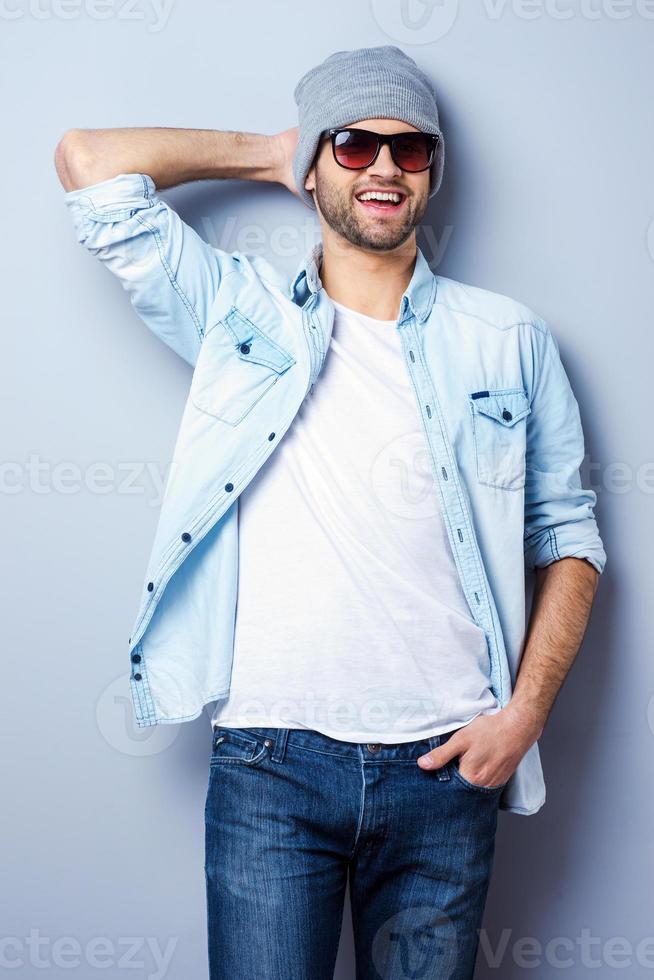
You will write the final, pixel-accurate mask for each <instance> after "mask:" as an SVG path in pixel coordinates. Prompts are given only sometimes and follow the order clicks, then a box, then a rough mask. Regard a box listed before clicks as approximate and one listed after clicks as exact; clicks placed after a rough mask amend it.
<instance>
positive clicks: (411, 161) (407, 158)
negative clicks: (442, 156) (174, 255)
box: [395, 133, 433, 173]
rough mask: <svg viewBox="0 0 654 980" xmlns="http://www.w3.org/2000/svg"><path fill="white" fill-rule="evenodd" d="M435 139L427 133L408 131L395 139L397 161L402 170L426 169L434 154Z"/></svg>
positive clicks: (415, 170) (414, 171)
mask: <svg viewBox="0 0 654 980" xmlns="http://www.w3.org/2000/svg"><path fill="white" fill-rule="evenodd" d="M432 146H433V141H432V140H431V139H430V137H429V136H428V135H426V134H425V133H408V134H407V135H406V136H398V137H397V139H396V140H395V162H396V163H397V165H398V167H401V168H402V170H408V171H409V172H413V173H416V172H417V171H419V170H426V169H427V167H428V166H429V164H430V162H431V160H430V157H431V154H432Z"/></svg>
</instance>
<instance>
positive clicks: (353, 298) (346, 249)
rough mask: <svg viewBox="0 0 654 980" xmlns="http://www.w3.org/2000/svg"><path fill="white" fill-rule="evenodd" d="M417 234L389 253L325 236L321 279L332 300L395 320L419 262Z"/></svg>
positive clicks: (382, 317)
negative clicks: (366, 249)
mask: <svg viewBox="0 0 654 980" xmlns="http://www.w3.org/2000/svg"><path fill="white" fill-rule="evenodd" d="M416 256H417V251H416V240H415V234H413V235H411V236H410V237H409V238H408V239H407V241H406V242H404V243H403V244H402V245H400V246H399V248H397V249H393V250H392V251H389V252H367V251H365V250H364V249H362V248H359V247H358V246H355V245H351V244H350V243H349V242H344V241H343V239H339V240H338V242H337V243H334V242H332V241H331V239H330V238H328V237H327V238H325V237H323V241H322V262H321V264H320V269H319V276H320V281H321V282H322V285H323V288H324V289H325V292H326V293H327V295H328V296H329V297H331V299H333V300H335V301H336V302H337V303H340V304H341V305H342V306H347V307H348V308H349V309H351V310H356V311H357V312H358V313H364V314H365V315H366V316H370V317H374V318H375V319H377V320H396V319H397V317H398V316H399V312H400V301H401V299H402V295H403V294H404V291H405V290H406V287H407V286H408V285H409V282H410V281H411V276H412V275H413V270H414V267H415V263H416Z"/></svg>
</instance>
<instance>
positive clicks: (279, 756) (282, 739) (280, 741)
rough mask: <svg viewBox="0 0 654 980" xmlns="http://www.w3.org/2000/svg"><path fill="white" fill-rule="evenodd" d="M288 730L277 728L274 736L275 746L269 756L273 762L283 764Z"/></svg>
mask: <svg viewBox="0 0 654 980" xmlns="http://www.w3.org/2000/svg"><path fill="white" fill-rule="evenodd" d="M288 733H289V729H288V728H278V729H277V734H276V735H275V746H274V748H273V750H272V752H271V754H270V758H271V760H272V761H273V762H283V761H284V755H285V753H286V740H287V738H288Z"/></svg>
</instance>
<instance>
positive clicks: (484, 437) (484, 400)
mask: <svg viewBox="0 0 654 980" xmlns="http://www.w3.org/2000/svg"><path fill="white" fill-rule="evenodd" d="M468 397H469V402H470V411H471V416H472V429H473V439H474V445H475V456H476V464H477V479H478V481H479V483H484V484H486V485H487V486H490V487H499V488H501V489H502V490H520V489H521V488H522V487H524V485H525V475H526V450H527V416H528V415H529V413H530V412H531V405H530V403H529V399H528V398H527V394H526V392H525V390H524V388H493V389H483V390H482V391H473V392H471V393H470V395H469V396H468Z"/></svg>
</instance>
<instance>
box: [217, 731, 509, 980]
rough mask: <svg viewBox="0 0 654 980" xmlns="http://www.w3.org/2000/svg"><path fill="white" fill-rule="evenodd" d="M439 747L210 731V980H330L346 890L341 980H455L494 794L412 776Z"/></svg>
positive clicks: (468, 963) (489, 858)
mask: <svg viewBox="0 0 654 980" xmlns="http://www.w3.org/2000/svg"><path fill="white" fill-rule="evenodd" d="M453 733H454V732H453V731H451V732H447V733H445V734H444V735H434V736H432V737H431V738H427V739H422V740H420V741H416V742H403V743H396V744H379V743H377V744H371V743H357V742H344V741H340V740H336V739H333V738H329V737H328V736H327V735H323V734H322V733H320V732H317V731H309V730H306V729H288V728H226V727H221V726H216V727H215V728H214V729H213V734H212V739H213V742H212V753H211V764H210V774H209V784H208V790H207V799H206V807H205V874H206V889H207V891H206V895H207V925H208V940H209V948H208V952H209V967H210V976H211V980H252V978H257V980H332V978H333V971H334V964H335V961H336V954H337V951H338V945H339V938H340V932H341V923H342V917H343V908H344V897H345V888H346V884H347V882H348V879H349V886H350V905H351V910H352V926H353V934H354V944H355V957H356V980H405V978H412V980H418V978H419V980H471V977H472V975H473V972H474V965H475V958H476V954H477V948H478V944H479V933H478V930H479V929H480V927H481V920H482V916H483V912H484V906H485V902H486V893H487V890H488V883H489V878H490V874H491V868H492V862H493V854H494V849H495V831H496V826H497V814H498V809H499V808H498V802H499V796H500V792H501V789H502V787H501V786H500V787H497V788H487V787H482V786H476V785H475V784H473V783H470V782H468V781H467V780H466V779H464V777H463V776H461V774H460V773H459V771H458V759H455V760H452V762H450V763H448V764H447V765H445V766H443V767H441V768H440V769H436V770H433V771H426V770H423V769H421V768H420V767H419V766H418V765H417V763H416V759H417V758H418V756H419V755H423V754H424V753H425V752H428V751H429V750H430V749H433V748H436V747H437V746H438V745H440V744H442V743H443V742H445V741H446V740H447V739H448V738H450V737H451V735H452V734H453Z"/></svg>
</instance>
